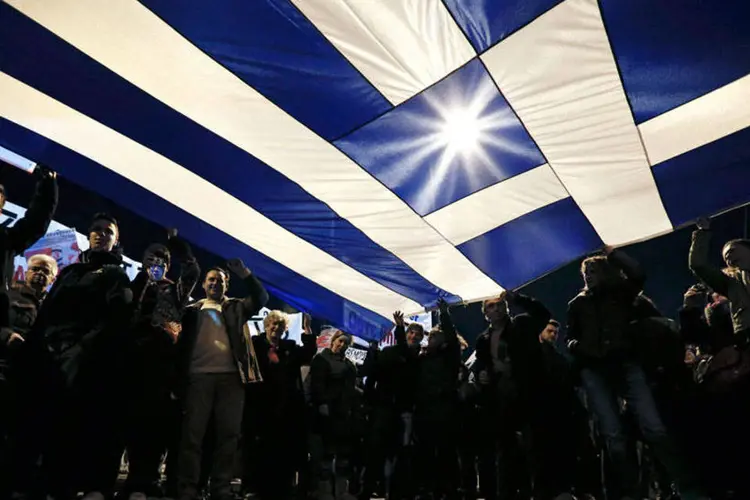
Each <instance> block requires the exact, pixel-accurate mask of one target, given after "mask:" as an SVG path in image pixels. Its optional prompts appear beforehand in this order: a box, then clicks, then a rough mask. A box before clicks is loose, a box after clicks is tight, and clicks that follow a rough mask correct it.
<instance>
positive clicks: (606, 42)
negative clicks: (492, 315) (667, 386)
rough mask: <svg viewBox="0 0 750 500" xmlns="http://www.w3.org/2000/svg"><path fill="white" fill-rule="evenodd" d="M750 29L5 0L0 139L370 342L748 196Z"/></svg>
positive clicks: (404, 1)
mask: <svg viewBox="0 0 750 500" xmlns="http://www.w3.org/2000/svg"><path fill="white" fill-rule="evenodd" d="M748 22H750V2H748V1H747V0H721V1H718V0H717V1H712V2H709V1H706V0H660V1H653V0H600V1H596V0H565V1H559V0H504V1H491V0H444V1H440V0H211V1H202V0H180V1H174V0H142V1H140V2H139V1H136V0H109V1H102V0H54V1H51V0H5V2H4V3H0V146H3V147H4V148H6V149H7V150H10V151H12V152H13V153H15V154H17V155H20V156H21V157H23V158H27V159H29V160H31V161H34V162H44V163H47V164H49V165H50V166H52V167H53V168H54V169H55V170H57V171H58V172H60V174H61V175H62V176H64V177H66V178H68V179H70V180H72V181H73V182H76V183H78V184H80V185H83V186H85V187H87V188H89V189H91V190H94V191H97V192H98V193H100V194H101V195H103V196H105V197H107V198H110V199H112V200H113V201H115V202H116V203H118V204H120V205H122V206H124V207H127V208H128V209H130V210H132V211H134V212H136V213H138V214H139V215H141V216H143V217H145V218H148V219H150V220H152V221H154V222H157V223H159V224H161V225H163V226H170V227H171V226H174V227H179V228H180V230H181V234H183V235H184V236H185V237H187V238H188V239H189V240H191V241H193V242H196V243H198V242H199V243H200V245H201V246H202V247H204V248H206V249H209V250H210V251H212V252H214V253H216V254H217V255H221V256H223V257H234V256H240V257H243V258H244V259H245V260H246V261H247V262H248V264H249V265H250V266H251V267H252V268H253V269H254V270H255V271H256V273H257V274H258V275H259V276H260V277H261V278H262V279H264V280H265V281H266V282H267V283H269V284H271V285H273V287H274V289H275V290H279V291H280V293H281V294H282V298H283V299H285V300H287V301H288V302H290V303H291V304H293V305H295V306H297V307H299V308H300V309H303V310H307V311H310V312H312V313H315V314H318V315H320V316H322V317H325V318H328V319H329V320H331V322H333V323H334V324H336V325H337V326H339V327H341V328H344V329H347V330H349V331H351V332H352V333H355V334H357V335H360V336H362V337H365V338H371V337H375V336H378V335H379V334H380V332H381V331H382V329H383V327H385V326H386V325H387V324H388V323H389V319H388V318H389V317H390V315H391V313H392V312H393V311H395V310H402V311H405V312H408V313H413V312H417V311H419V310H422V309H423V308H425V307H430V306H432V305H434V303H435V301H436V299H437V298H438V297H441V296H442V297H445V298H447V299H448V300H449V301H457V300H459V299H460V300H465V301H472V300H479V299H481V298H484V297H488V296H492V295H495V294H498V293H500V292H501V291H502V290H503V289H504V288H515V287H518V286H520V285H523V284H525V283H527V282H529V281H531V280H533V279H535V278H537V277H539V276H541V275H544V274H546V273H548V272H550V271H553V270H555V269H556V268H558V267H560V266H562V265H564V264H565V263H567V262H569V261H571V260H574V259H576V258H578V257H580V256H581V255H584V254H587V253H589V252H592V251H595V250H597V249H598V248H600V247H602V246H603V245H605V244H606V245H623V244H627V243H631V242H635V241H640V240H644V239H647V238H651V237H654V236H658V235H661V234H664V233H667V232H669V231H672V230H673V229H674V228H675V227H677V226H680V225H683V224H686V223H688V222H690V221H692V220H694V219H695V218H697V217H700V216H706V215H711V214H714V213H718V212H721V211H723V210H726V209H729V208H732V207H734V206H738V205H741V204H744V203H748V202H750V30H748ZM63 195H64V193H63Z"/></svg>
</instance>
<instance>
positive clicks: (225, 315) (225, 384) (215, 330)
mask: <svg viewBox="0 0 750 500" xmlns="http://www.w3.org/2000/svg"><path fill="white" fill-rule="evenodd" d="M227 265H228V267H229V269H230V270H231V271H233V272H234V273H235V274H237V275H238V276H239V277H240V278H242V279H243V280H244V282H245V284H246V286H247V287H248V288H249V291H250V293H249V295H248V296H247V297H245V298H243V299H234V298H229V297H227V296H226V292H227V287H228V285H229V274H228V273H227V272H226V271H225V270H224V269H221V268H213V269H209V270H208V273H207V274H206V277H205V279H204V281H203V289H204V291H205V292H206V298H205V299H203V300H200V301H198V302H196V303H194V304H191V305H190V306H188V307H187V310H186V312H185V316H184V317H183V321H182V333H181V335H180V340H179V342H178V350H179V355H178V356H179V360H178V363H179V368H178V370H179V375H178V376H180V377H181V378H182V380H181V383H182V390H181V391H180V392H181V396H182V398H183V415H184V419H183V423H182V424H183V429H182V440H181V442H180V453H179V460H178V464H179V465H178V467H179V473H178V475H179V491H180V498H182V499H185V500H191V499H193V498H196V497H197V495H198V482H199V479H200V473H201V452H202V445H203V438H204V436H205V434H206V429H207V427H208V424H209V421H210V420H211V417H213V421H214V425H215V426H216V433H215V436H214V438H215V448H214V458H213V463H212V470H211V490H212V492H211V497H212V498H214V499H216V500H228V499H230V498H232V492H231V480H232V474H233V467H234V460H235V456H236V454H237V445H238V442H239V435H240V431H241V427H242V412H243V407H244V402H245V387H244V384H247V383H252V382H260V381H262V375H261V373H260V369H259V366H258V360H257V357H256V355H255V348H254V346H253V343H252V341H251V340H250V335H249V331H248V327H247V321H248V320H249V319H250V318H251V317H252V316H253V315H255V314H256V313H257V312H258V311H259V310H260V308H261V307H263V306H264V305H265V304H266V302H267V301H268V293H267V292H266V290H265V288H263V285H262V284H261V283H260V281H258V279H257V278H255V276H253V274H252V273H251V272H250V270H249V269H248V268H247V267H246V266H245V264H244V263H243V262H242V261H241V260H240V259H233V260H231V261H229V262H228V263H227Z"/></svg>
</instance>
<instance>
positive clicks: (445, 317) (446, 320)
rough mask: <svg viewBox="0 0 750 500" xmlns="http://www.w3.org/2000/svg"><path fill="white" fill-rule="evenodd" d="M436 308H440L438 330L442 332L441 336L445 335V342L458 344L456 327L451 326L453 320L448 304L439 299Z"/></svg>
mask: <svg viewBox="0 0 750 500" xmlns="http://www.w3.org/2000/svg"><path fill="white" fill-rule="evenodd" d="M438 307H439V308H440V330H441V331H442V332H443V335H445V339H446V341H449V342H452V341H456V342H458V337H457V336H456V326H455V325H454V324H453V318H452V317H451V313H450V307H449V306H448V303H447V302H446V301H445V300H443V299H442V298H441V299H440V300H439V301H438Z"/></svg>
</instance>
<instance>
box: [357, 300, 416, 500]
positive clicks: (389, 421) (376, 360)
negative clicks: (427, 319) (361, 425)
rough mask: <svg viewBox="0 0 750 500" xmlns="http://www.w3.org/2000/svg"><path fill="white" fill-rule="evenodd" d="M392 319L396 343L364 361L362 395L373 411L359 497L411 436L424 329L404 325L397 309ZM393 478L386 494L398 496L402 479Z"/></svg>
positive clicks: (373, 352)
mask: <svg viewBox="0 0 750 500" xmlns="http://www.w3.org/2000/svg"><path fill="white" fill-rule="evenodd" d="M393 320H394V322H395V324H396V330H395V332H394V337H395V340H396V343H395V345H392V346H389V347H386V348H385V349H383V350H382V351H380V352H378V351H377V349H372V350H370V352H369V353H368V354H367V359H366V360H365V365H366V366H367V367H368V370H367V373H366V376H367V383H366V386H365V398H366V400H367V402H368V404H370V405H371V407H372V411H371V416H370V432H369V438H368V446H367V466H366V468H365V475H364V485H363V491H362V493H361V495H360V498H370V495H371V494H372V493H373V489H374V487H375V483H376V481H377V480H378V479H380V478H381V477H383V471H384V467H385V462H386V460H389V461H393V460H394V459H395V458H396V457H397V456H398V455H401V456H402V457H403V454H401V453H399V452H400V451H401V449H402V448H403V447H404V446H405V445H406V444H408V442H409V440H410V439H411V422H412V418H413V413H414V391H415V386H416V382H417V380H416V379H417V374H418V370H419V365H418V363H419V351H420V348H421V343H422V339H423V338H424V328H423V327H422V325H420V324H419V323H411V324H410V325H409V326H408V328H407V327H406V324H405V322H404V314H403V313H402V312H400V311H396V312H395V313H394V314H393ZM404 465H406V464H403V463H402V462H399V466H398V473H399V474H400V473H401V472H403V471H404ZM393 479H395V481H394V480H391V481H390V486H391V491H390V492H389V493H390V495H389V496H391V497H393V498H401V495H403V494H404V493H405V492H403V491H400V489H401V488H399V486H400V484H401V483H403V481H400V479H402V478H393Z"/></svg>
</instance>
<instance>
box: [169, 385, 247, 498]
mask: <svg viewBox="0 0 750 500" xmlns="http://www.w3.org/2000/svg"><path fill="white" fill-rule="evenodd" d="M244 403H245V388H244V386H243V385H242V383H241V382H240V377H239V376H238V375H237V373H236V372H233V373H205V374H204V373H201V374H192V375H190V380H189V382H188V387H187V392H186V395H185V401H184V417H183V418H184V420H183V426H182V440H181V443H180V453H179V460H178V470H179V472H178V481H179V489H180V497H181V498H185V499H192V498H196V497H197V495H198V482H199V479H200V476H201V455H202V451H203V439H204V437H205V435H206V431H207V429H208V425H209V422H210V421H212V419H211V417H213V422H214V425H215V434H214V435H215V446H214V450H213V460H212V463H211V475H210V477H211V497H212V498H214V499H217V500H225V499H228V498H232V496H233V495H232V492H231V481H232V477H233V473H234V461H235V457H236V456H237V451H238V444H239V437H240V431H241V427H242V412H243V408H244Z"/></svg>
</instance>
